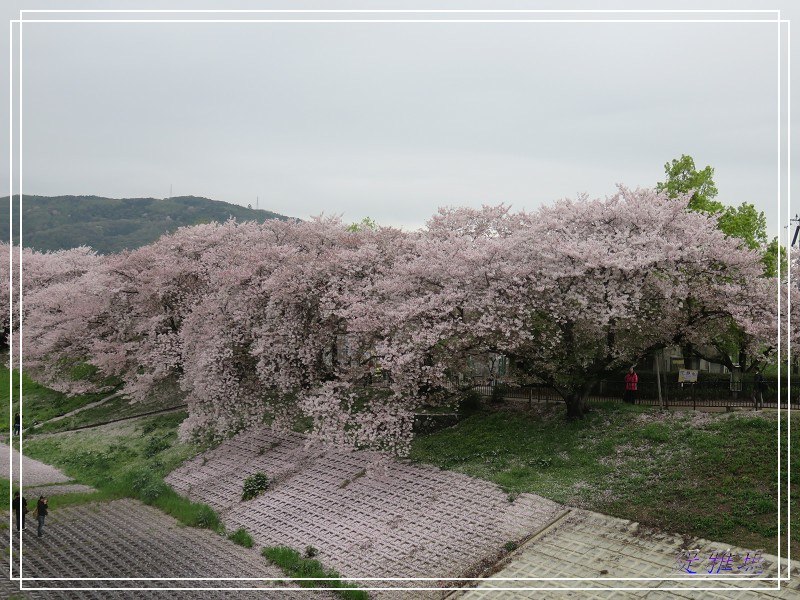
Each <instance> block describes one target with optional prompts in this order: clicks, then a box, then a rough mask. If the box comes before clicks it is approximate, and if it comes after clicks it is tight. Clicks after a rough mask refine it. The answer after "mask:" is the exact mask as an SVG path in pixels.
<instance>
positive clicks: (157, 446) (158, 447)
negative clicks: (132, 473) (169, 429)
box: [144, 436, 172, 458]
mask: <svg viewBox="0 0 800 600" xmlns="http://www.w3.org/2000/svg"><path fill="white" fill-rule="evenodd" d="M171 445H172V444H170V443H169V441H167V440H166V438H163V437H156V436H153V437H151V438H149V439H148V440H147V443H146V444H145V446H144V455H145V456H146V457H147V458H152V457H153V456H155V455H156V454H158V453H159V452H161V451H162V450H166V449H167V448H169V447H170V446H171Z"/></svg>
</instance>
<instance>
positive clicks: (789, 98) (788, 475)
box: [778, 21, 792, 578]
mask: <svg viewBox="0 0 800 600" xmlns="http://www.w3.org/2000/svg"><path fill="white" fill-rule="evenodd" d="M786 131H787V137H786V165H787V167H786V224H787V225H790V224H791V221H790V219H791V214H792V210H791V206H792V143H791V138H792V135H791V132H792V23H791V21H787V22H786ZM779 208H780V207H779ZM778 212H779V216H778V220H779V221H780V210H779V211H778ZM787 231H789V233H790V234H791V231H790V230H789V229H787ZM787 237H788V236H787ZM778 239H780V238H778ZM786 241H787V244H786V245H787V246H788V249H787V251H786V252H787V255H788V259H787V261H786V271H787V273H786V275H787V284H786V291H787V293H786V392H787V394H788V397H787V399H786V414H787V419H786V422H787V431H786V444H787V449H786V523H787V524H788V531H787V533H786V538H787V539H788V540H789V543H788V544H786V561H787V564H786V576H787V578H791V565H792V485H791V483H792V468H791V458H792V327H791V323H792V321H791V319H792V269H791V265H792V247H791V246H789V243H788V242H789V241H790V240H789V239H787V240H786ZM778 259H779V260H778V265H780V245H779V246H778ZM778 553H780V547H779V548H778ZM778 575H780V571H779V572H778Z"/></svg>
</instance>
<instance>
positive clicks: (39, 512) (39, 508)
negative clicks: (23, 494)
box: [36, 496, 47, 537]
mask: <svg viewBox="0 0 800 600" xmlns="http://www.w3.org/2000/svg"><path fill="white" fill-rule="evenodd" d="M46 516H47V498H45V497H44V496H39V502H37V504H36V519H37V520H38V521H39V529H38V530H37V531H36V536H37V537H42V529H43V528H44V518H45V517H46Z"/></svg>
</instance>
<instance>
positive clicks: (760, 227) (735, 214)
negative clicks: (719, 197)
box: [719, 202, 767, 250]
mask: <svg viewBox="0 0 800 600" xmlns="http://www.w3.org/2000/svg"><path fill="white" fill-rule="evenodd" d="M719 228H720V229H721V230H722V231H723V232H725V235H729V236H731V237H736V238H739V239H740V240H743V241H744V242H745V244H747V246H748V247H749V248H751V249H753V250H756V249H758V248H763V247H764V246H766V245H767V218H766V217H765V216H764V213H763V212H758V211H757V210H756V207H755V206H753V205H752V204H748V203H747V202H742V203H741V204H740V205H739V206H726V207H725V209H724V210H723V211H722V214H720V216H719Z"/></svg>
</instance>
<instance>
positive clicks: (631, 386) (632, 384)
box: [623, 367, 639, 404]
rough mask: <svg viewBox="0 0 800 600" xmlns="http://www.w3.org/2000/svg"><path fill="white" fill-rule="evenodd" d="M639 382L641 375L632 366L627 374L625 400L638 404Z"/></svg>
mask: <svg viewBox="0 0 800 600" xmlns="http://www.w3.org/2000/svg"><path fill="white" fill-rule="evenodd" d="M638 384H639V376H638V375H637V374H636V371H634V370H633V367H631V368H630V369H628V372H627V373H626V374H625V396H623V400H624V401H625V402H627V403H628V404H636V389H637V387H638Z"/></svg>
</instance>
